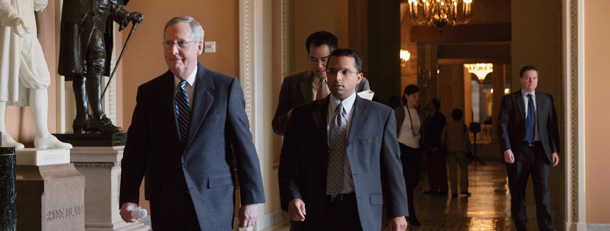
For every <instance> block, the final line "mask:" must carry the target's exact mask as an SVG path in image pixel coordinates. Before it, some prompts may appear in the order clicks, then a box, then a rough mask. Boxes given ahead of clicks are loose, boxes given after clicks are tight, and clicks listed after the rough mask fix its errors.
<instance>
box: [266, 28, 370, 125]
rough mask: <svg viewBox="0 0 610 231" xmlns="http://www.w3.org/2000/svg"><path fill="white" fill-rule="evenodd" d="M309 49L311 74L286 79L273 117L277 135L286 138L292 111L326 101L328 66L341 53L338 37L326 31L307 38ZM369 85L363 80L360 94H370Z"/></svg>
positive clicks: (301, 73) (294, 75)
mask: <svg viewBox="0 0 610 231" xmlns="http://www.w3.org/2000/svg"><path fill="white" fill-rule="evenodd" d="M305 48H306V49H307V55H308V57H309V65H310V67H311V68H310V70H303V71H299V72H296V73H293V74H290V75H288V76H286V77H285V78H284V82H283V83H282V89H281V90H280V98H279V103H278V105H277V110H276V111H275V116H274V117H273V121H272V124H271V125H272V126H273V132H275V134H278V135H284V132H286V125H287V124H288V119H289V118H290V113H291V112H292V109H293V108H294V107H296V106H298V105H300V104H303V103H307V102H311V101H314V100H316V99H323V98H326V96H327V95H328V90H329V89H328V86H327V85H328V84H327V82H326V81H327V80H326V62H327V60H328V57H329V55H330V53H331V52H332V51H333V50H334V49H337V37H336V36H335V35H334V34H331V33H329V32H326V31H318V32H314V33H313V34H311V35H309V37H307V40H305ZM369 89H370V87H369V82H368V80H366V78H364V77H363V78H362V81H360V84H358V87H357V88H356V92H360V91H364V90H369Z"/></svg>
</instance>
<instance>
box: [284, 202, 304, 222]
mask: <svg viewBox="0 0 610 231" xmlns="http://www.w3.org/2000/svg"><path fill="white" fill-rule="evenodd" d="M288 215H289V216H290V220H293V221H305V215H307V212H305V202H303V200H301V199H292V201H290V204H289V205H288Z"/></svg>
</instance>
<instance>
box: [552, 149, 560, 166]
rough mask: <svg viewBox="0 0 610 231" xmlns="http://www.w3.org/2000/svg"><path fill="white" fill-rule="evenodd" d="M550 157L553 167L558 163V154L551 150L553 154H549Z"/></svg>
mask: <svg viewBox="0 0 610 231" xmlns="http://www.w3.org/2000/svg"><path fill="white" fill-rule="evenodd" d="M551 157H552V159H553V167H555V166H557V164H559V154H557V153H556V152H553V155H551Z"/></svg>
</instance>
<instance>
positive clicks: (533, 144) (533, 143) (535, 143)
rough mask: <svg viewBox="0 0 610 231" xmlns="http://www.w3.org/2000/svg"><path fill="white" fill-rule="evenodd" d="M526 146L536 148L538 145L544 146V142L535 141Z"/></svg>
mask: <svg viewBox="0 0 610 231" xmlns="http://www.w3.org/2000/svg"><path fill="white" fill-rule="evenodd" d="M526 144H527V146H530V147H534V146H536V145H538V144H542V141H534V142H532V143H527V142H526Z"/></svg>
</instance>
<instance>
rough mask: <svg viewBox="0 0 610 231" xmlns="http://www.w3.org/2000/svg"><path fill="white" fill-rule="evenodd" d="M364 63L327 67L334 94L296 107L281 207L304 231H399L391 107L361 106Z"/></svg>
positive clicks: (352, 58) (340, 61)
mask: <svg viewBox="0 0 610 231" xmlns="http://www.w3.org/2000/svg"><path fill="white" fill-rule="evenodd" d="M361 70H362V60H361V59H360V57H359V56H358V54H357V53H356V52H354V51H352V50H348V49H337V50H335V51H333V53H332V54H331V55H330V57H329V60H328V69H327V73H328V84H329V87H330V91H331V92H332V94H331V95H330V96H327V97H326V98H324V99H320V100H316V101H314V102H311V103H307V104H304V105H302V106H299V107H296V108H295V109H294V112H293V113H292V116H291V118H290V120H289V122H288V127H287V129H286V135H285V137H284V144H283V147H282V154H281V157H280V169H279V174H278V175H279V183H280V197H281V206H282V209H283V210H286V211H288V213H289V215H290V218H291V219H292V220H293V221H300V222H293V223H292V224H293V226H294V225H297V226H299V227H298V228H299V229H302V230H333V231H334V230H380V229H381V221H382V205H383V203H384V202H385V203H386V205H387V206H386V207H387V215H388V217H390V222H389V224H390V230H405V229H406V228H407V222H406V220H405V218H404V216H408V212H407V195H406V191H405V190H406V188H405V181H404V178H403V175H402V166H401V164H400V152H399V149H398V141H397V139H396V120H395V118H394V112H393V110H392V109H391V108H389V107H386V106H384V105H381V104H378V103H375V102H372V101H369V100H365V99H362V98H360V97H358V95H357V94H356V91H355V89H356V85H357V84H358V83H360V81H361V80H362V72H361Z"/></svg>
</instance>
